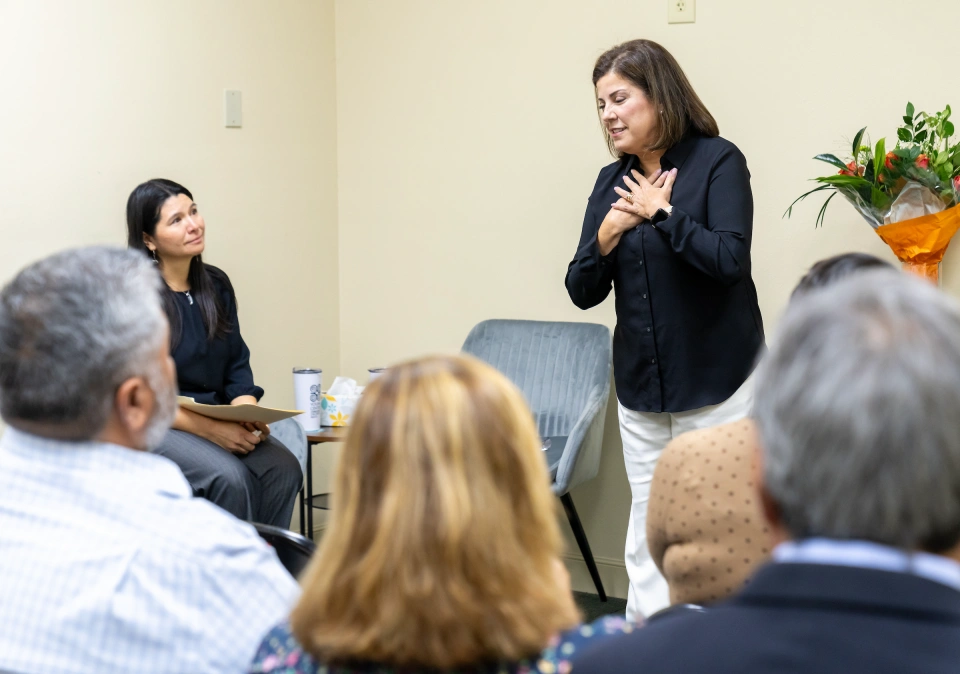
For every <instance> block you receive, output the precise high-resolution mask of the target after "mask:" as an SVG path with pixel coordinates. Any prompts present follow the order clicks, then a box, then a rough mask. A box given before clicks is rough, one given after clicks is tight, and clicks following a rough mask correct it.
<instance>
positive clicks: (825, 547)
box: [773, 538, 960, 590]
mask: <svg viewBox="0 0 960 674" xmlns="http://www.w3.org/2000/svg"><path fill="white" fill-rule="evenodd" d="M773 561H775V562H778V563H794V564H831V565H836V566H854V567H858V568H863V569H878V570H881V571H894V572H898V573H909V574H913V575H915V576H921V577H923V578H926V579H927V580H932V581H935V582H937V583H941V584H943V585H947V586H949V587H952V588H954V589H955V590H960V563H957V562H955V561H953V560H952V559H949V558H947V557H944V556H942V555H934V554H930V553H928V552H916V551H905V550H899V549H897V548H892V547H889V546H886V545H881V544H879V543H871V542H870V541H859V540H851V541H841V540H834V539H830V538H808V539H806V540H802V541H788V542H786V543H781V544H780V545H778V546H777V547H776V548H774V550H773Z"/></svg>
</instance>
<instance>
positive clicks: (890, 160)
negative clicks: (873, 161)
mask: <svg viewBox="0 0 960 674" xmlns="http://www.w3.org/2000/svg"><path fill="white" fill-rule="evenodd" d="M896 157H897V155H895V154H894V153H893V152H888V153H887V158H886V160H885V161H884V162H883V165H884V166H886V167H887V168H888V169H893V160H894V159H896Z"/></svg>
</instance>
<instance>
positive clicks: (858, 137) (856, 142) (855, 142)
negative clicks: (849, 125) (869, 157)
mask: <svg viewBox="0 0 960 674" xmlns="http://www.w3.org/2000/svg"><path fill="white" fill-rule="evenodd" d="M866 130H867V127H863V128H862V129H860V130H859V131H857V135H856V136H854V137H853V152H852V153H851V154H853V156H854V157H856V156H857V152H858V151H859V150H860V141H861V140H863V132H864V131H866Z"/></svg>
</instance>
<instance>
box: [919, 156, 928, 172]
mask: <svg viewBox="0 0 960 674" xmlns="http://www.w3.org/2000/svg"><path fill="white" fill-rule="evenodd" d="M928 166H930V157H928V156H927V155H925V154H922V155H920V156H919V157H917V168H922V169H925V168H927V167H928Z"/></svg>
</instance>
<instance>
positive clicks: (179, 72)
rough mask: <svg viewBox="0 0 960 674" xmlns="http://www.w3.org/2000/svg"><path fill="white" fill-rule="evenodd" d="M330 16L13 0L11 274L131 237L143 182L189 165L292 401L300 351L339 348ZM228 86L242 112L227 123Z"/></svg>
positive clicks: (249, 336) (7, 139)
mask: <svg viewBox="0 0 960 674" xmlns="http://www.w3.org/2000/svg"><path fill="white" fill-rule="evenodd" d="M333 31H334V14H333V2H332V0H323V1H320V0H278V1H276V2H269V3H268V2H259V1H257V0H201V1H191V0H172V1H166V2H143V1H140V0H136V1H134V2H131V1H130V0H85V1H84V2H72V1H69V0H61V1H53V0H0V92H2V101H3V102H2V104H0V158H2V160H0V185H2V186H3V187H2V192H0V193H2V206H0V231H2V233H3V240H4V241H6V245H5V246H4V254H3V256H2V257H0V281H2V282H6V280H8V279H9V278H10V276H12V274H13V273H14V272H15V271H16V270H17V269H19V268H20V267H22V266H23V265H24V264H26V263H28V262H30V261H32V260H35V259H37V258H40V257H43V256H45V255H47V254H49V253H52V252H54V251H57V250H61V249H63V248H66V247H70V246H78V245H85V244H95V243H97V244H115V245H124V244H125V243H126V230H125V223H124V205H125V203H126V198H127V195H128V194H129V193H130V190H131V189H133V187H134V186H136V185H137V184H138V183H139V182H141V181H143V180H146V179H148V178H152V177H157V176H161V177H168V178H172V179H174V180H177V181H178V182H181V183H183V184H184V185H186V186H187V187H188V188H190V189H191V191H193V193H194V197H195V198H196V199H197V202H198V203H199V204H200V208H201V212H202V213H203V214H204V215H205V217H206V221H207V234H208V246H207V251H206V253H205V258H206V260H207V261H208V262H210V263H212V264H216V265H218V266H220V267H222V268H223V269H224V270H226V271H227V273H228V274H230V277H231V279H232V280H233V283H234V285H235V286H236V290H237V294H238V296H239V303H240V304H239V306H240V320H241V324H242V327H243V334H244V337H245V338H246V340H247V343H248V344H249V346H250V349H251V351H252V354H253V356H252V361H253V368H254V373H255V375H256V378H257V381H258V382H259V383H261V384H262V385H263V386H264V388H265V389H266V390H267V395H266V398H265V402H267V403H268V404H274V405H282V406H287V405H292V404H293V393H292V384H291V374H290V369H291V367H292V366H293V365H294V364H299V363H320V364H324V365H325V364H335V363H338V362H339V357H340V354H339V318H338V317H339V295H338V291H337V284H338V271H337V260H338V257H337V225H336V217H337V206H336V203H337V195H336V185H337V182H336V109H335V105H334V100H335V71H334V61H333V59H334V33H333ZM224 89H240V90H241V91H242V92H243V121H244V124H243V128H240V129H226V128H224V127H223V90H224ZM321 287H322V288H324V290H323V291H322V292H321V290H320V289H321ZM304 309H308V310H307V311H304Z"/></svg>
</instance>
